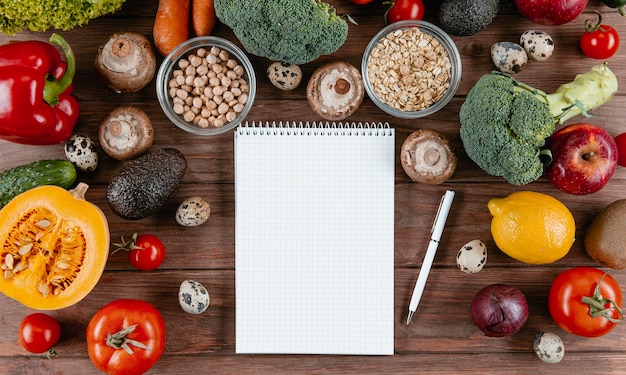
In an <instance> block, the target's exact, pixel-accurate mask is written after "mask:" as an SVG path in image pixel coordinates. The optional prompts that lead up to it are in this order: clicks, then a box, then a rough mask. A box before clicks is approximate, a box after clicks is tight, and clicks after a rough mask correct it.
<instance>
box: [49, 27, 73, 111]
mask: <svg viewBox="0 0 626 375" xmlns="http://www.w3.org/2000/svg"><path fill="white" fill-rule="evenodd" d="M50 42H51V43H53V44H56V45H58V46H60V47H61V49H63V53H64V54H65V62H66V63H67V69H66V70H65V74H63V76H62V77H61V78H60V79H59V80H55V81H47V82H46V84H45V86H44V89H43V98H44V100H45V101H46V103H48V104H50V105H51V106H55V105H56V104H57V103H58V102H59V95H61V94H62V93H63V92H65V90H67V88H68V87H70V85H71V84H72V81H73V80H74V75H75V74H76V58H75V57H74V52H73V51H72V48H71V47H70V45H69V43H67V41H66V40H65V39H64V38H63V37H62V36H61V35H59V34H56V33H54V34H52V36H50Z"/></svg>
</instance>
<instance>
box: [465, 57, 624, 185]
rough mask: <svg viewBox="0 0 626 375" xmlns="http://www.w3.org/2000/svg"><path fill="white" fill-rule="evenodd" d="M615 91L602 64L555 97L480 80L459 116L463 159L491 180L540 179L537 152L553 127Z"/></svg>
mask: <svg viewBox="0 0 626 375" xmlns="http://www.w3.org/2000/svg"><path fill="white" fill-rule="evenodd" d="M616 92H617V78H616V77H615V74H613V72H612V71H611V70H610V69H609V68H608V67H607V66H606V65H605V64H600V65H596V66H594V67H592V68H591V70H590V71H589V72H587V73H585V74H580V75H578V76H576V78H575V79H574V80H573V81H572V82H570V83H566V84H564V85H561V86H560V87H559V88H558V89H557V90H556V91H555V92H554V93H552V94H546V93H545V92H543V91H541V90H538V89H535V88H533V87H531V86H529V85H527V84H524V83H522V82H519V81H517V80H515V79H514V78H512V77H511V76H509V75H506V74H503V73H497V72H493V73H490V74H486V75H484V76H482V77H481V78H480V79H479V80H478V82H477V83H476V84H475V85H474V87H472V89H471V90H470V91H469V93H468V94H467V97H466V99H465V102H464V103H463V105H462V106H461V110H460V113H459V116H460V120H461V129H460V135H461V140H462V141H463V147H464V148H465V151H466V152H467V155H468V156H469V157H470V159H472V161H474V163H476V164H477V165H478V166H479V167H480V168H482V169H483V170H484V171H485V172H487V173H488V174H490V175H492V176H501V177H504V178H505V179H506V180H507V181H508V182H509V183H511V184H514V185H525V184H527V183H530V182H532V181H535V180H537V179H538V178H539V177H541V175H542V174H543V167H544V165H543V163H542V158H541V157H540V155H541V154H542V147H543V146H544V144H545V141H546V138H548V137H549V136H550V135H552V133H553V132H554V130H555V126H556V124H562V123H563V122H565V121H566V120H568V119H570V118H572V117H574V116H577V115H579V114H583V115H585V116H589V115H588V113H587V112H588V111H590V110H592V109H594V108H597V107H599V106H600V105H602V104H604V103H606V102H608V101H609V100H611V98H612V97H613V95H614V94H615V93H616Z"/></svg>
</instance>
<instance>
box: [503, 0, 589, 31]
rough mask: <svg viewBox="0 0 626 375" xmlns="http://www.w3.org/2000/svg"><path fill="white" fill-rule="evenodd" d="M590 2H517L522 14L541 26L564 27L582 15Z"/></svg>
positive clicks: (548, 0) (531, 0)
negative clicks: (563, 25)
mask: <svg viewBox="0 0 626 375" xmlns="http://www.w3.org/2000/svg"><path fill="white" fill-rule="evenodd" d="M588 2H589V0H515V7H516V8H517V10H518V11H519V12H520V14H521V15H522V16H524V17H526V18H528V19H529V20H531V21H533V22H534V23H538V24H540V25H547V26H550V25H562V24H564V23H568V22H570V21H572V20H573V19H574V18H576V17H578V15H579V14H580V13H582V11H583V9H585V7H586V6H587V3H588Z"/></svg>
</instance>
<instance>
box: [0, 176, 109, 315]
mask: <svg viewBox="0 0 626 375" xmlns="http://www.w3.org/2000/svg"><path fill="white" fill-rule="evenodd" d="M87 187H88V186H87V185H86V184H84V183H80V184H79V185H78V186H77V187H76V189H74V190H72V191H67V190H65V189H63V188H61V187H58V186H41V187H37V188H34V189H31V190H28V191H26V192H24V193H22V194H20V195H18V196H17V197H15V198H13V199H12V200H11V201H10V202H9V203H8V204H7V205H6V206H4V208H2V210H0V245H1V246H2V247H1V248H0V267H1V268H2V274H1V275H0V291H2V293H4V294H5V295H7V296H8V297H10V298H13V299H15V300H17V301H19V302H21V303H22V304H24V305H25V306H27V307H30V308H33V309H37V310H57V309H62V308H65V307H68V306H71V305H73V304H75V303H77V302H78V301H80V300H82V299H83V298H84V297H85V296H87V294H89V292H91V290H92V289H93V288H94V287H95V286H96V284H97V283H98V281H99V280H100V276H102V272H103V271H104V267H105V265H106V262H107V258H108V254H109V240H110V233H109V225H108V221H107V219H106V216H105V215H104V213H103V212H102V211H101V210H100V209H99V208H98V207H97V206H95V205H93V204H91V203H89V202H87V201H85V200H84V193H85V191H86V190H87Z"/></svg>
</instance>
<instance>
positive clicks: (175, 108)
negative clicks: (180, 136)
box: [156, 36, 256, 135]
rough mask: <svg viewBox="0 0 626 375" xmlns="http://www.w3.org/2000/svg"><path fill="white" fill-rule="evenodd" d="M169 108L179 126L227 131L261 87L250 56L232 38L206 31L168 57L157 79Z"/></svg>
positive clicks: (208, 131)
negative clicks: (217, 35) (229, 39)
mask: <svg viewBox="0 0 626 375" xmlns="http://www.w3.org/2000/svg"><path fill="white" fill-rule="evenodd" d="M156 85H157V98H158V100H159V104H160V105H161V108H162V109H163V112H165V114H166V115H167V117H168V118H169V119H170V121H172V122H173V123H174V124H175V125H176V126H178V127H179V128H181V129H183V130H185V131H187V132H190V133H193V134H198V135H216V134H221V133H224V132H227V131H229V130H231V129H233V128H235V127H236V126H237V125H239V124H240V123H241V121H242V120H243V119H244V118H245V117H246V115H247V114H248V112H249V111H250V109H251V108H252V103H253V101H254V96H255V93H256V77H255V74H254V69H253V67H252V64H251V63H250V60H249V59H248V57H247V56H246V55H245V53H244V52H243V51H242V50H241V49H240V48H239V47H237V46H236V45H235V44H233V43H232V42H230V41H228V40H226V39H224V38H219V37H214V36H203V37H196V38H192V39H189V40H187V41H186V42H184V43H182V44H181V45H179V46H178V47H177V48H176V49H174V50H173V51H172V52H171V53H170V54H169V55H168V56H166V57H165V59H164V60H163V63H162V64H161V66H160V67H159V71H158V73H157V79H156Z"/></svg>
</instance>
